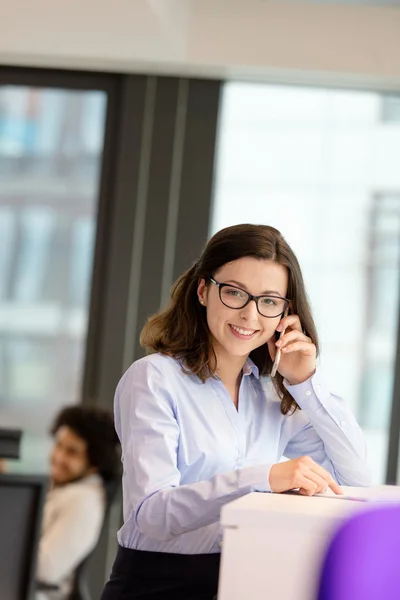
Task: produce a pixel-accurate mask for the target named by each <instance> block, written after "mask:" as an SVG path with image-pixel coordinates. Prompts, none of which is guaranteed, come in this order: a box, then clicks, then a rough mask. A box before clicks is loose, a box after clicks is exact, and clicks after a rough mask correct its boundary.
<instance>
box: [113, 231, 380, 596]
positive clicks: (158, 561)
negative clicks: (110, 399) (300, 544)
mask: <svg viewBox="0 0 400 600" xmlns="http://www.w3.org/2000/svg"><path fill="white" fill-rule="evenodd" d="M288 308H289V313H288V312H287V309H288ZM278 335H280V337H279V339H278ZM141 342H142V344H143V345H144V346H145V347H146V348H147V350H149V351H150V352H151V354H150V356H147V357H145V358H143V359H141V360H138V361H137V362H135V363H134V364H133V365H132V366H131V367H130V368H129V369H128V371H127V372H126V373H125V375H124V376H123V377H122V379H121V381H120V383H119V385H118V388H117V391H116V395H115V416H116V428H117V432H118V435H119V437H120V440H121V443H122V448H123V457H124V476H123V491H124V524H123V526H122V528H121V530H120V531H119V534H118V541H119V550H118V555H117V558H116V561H115V564H114V569H113V573H112V575H111V579H110V582H109V583H108V584H107V585H106V588H105V591H104V593H103V600H117V599H118V600H128V598H129V600H130V599H133V598H135V599H136V598H149V599H150V598H154V599H156V598H164V597H174V598H176V599H180V598H181V599H182V600H183V599H185V600H190V599H195V598H196V599H197V600H201V599H203V600H211V599H212V598H213V597H214V595H215V594H216V592H217V582H218V569H219V552H220V548H221V534H220V525H219V514H220V510H221V507H222V506H223V505H224V504H225V503H227V502H229V501H231V500H233V499H235V498H238V497H240V496H243V495H244V494H248V493H249V492H253V491H257V492H272V491H274V492H284V491H287V490H290V489H294V488H297V489H299V490H300V493H302V494H308V495H312V494H315V493H317V492H321V491H325V490H326V489H327V488H328V487H329V488H331V490H332V491H333V492H334V493H336V494H340V493H341V490H340V487H339V484H347V485H366V484H368V481H369V477H368V470H367V467H366V464H365V445H364V441H363V438H362V434H361V431H360V429H359V427H358V425H357V423H356V421H355V419H354V417H353V415H352V414H351V412H350V410H349V409H348V407H347V406H346V404H345V403H344V402H343V401H342V400H341V399H339V398H337V397H336V396H334V395H332V394H331V393H330V392H329V391H328V389H327V387H326V385H325V384H324V381H323V379H322V376H321V374H320V373H319V372H318V370H317V369H316V356H317V349H318V343H317V332H316V330H315V326H314V322H313V318H312V315H311V311H310V307H309V304H308V300H307V296H306V292H305V289H304V283H303V278H302V274H301V270H300V266H299V263H298V261H297V259H296V257H295V255H294V253H293V251H292V250H291V248H290V247H289V246H288V244H287V243H286V241H285V240H284V238H283V237H282V235H281V234H280V233H279V231H277V230H276V229H274V228H272V227H268V226H263V225H237V226H234V227H228V228H226V229H223V230H222V231H220V232H218V233H216V234H215V235H214V236H213V238H212V239H211V240H210V241H209V243H208V244H207V246H206V248H205V250H204V252H203V254H202V255H201V256H200V258H199V260H198V261H196V263H195V264H194V265H193V266H192V268H191V269H189V270H188V271H187V272H186V273H184V274H183V275H182V276H181V277H180V278H179V279H178V281H177V282H176V284H175V285H174V287H173V290H172V294H171V302H170V305H169V306H168V307H167V308H166V309H164V310H162V311H161V312H159V313H158V314H156V315H155V316H153V317H151V318H150V319H149V321H148V323H147V324H146V326H145V327H144V329H143V331H142V336H141ZM278 349H279V350H280V351H281V353H282V356H281V360H280V363H279V370H278V374H277V377H276V378H274V379H273V380H272V379H271V377H270V374H271V369H272V365H273V360H274V358H275V355H276V353H277V350H278ZM299 408H301V410H298V409H299ZM343 423H346V426H345V427H344V426H343ZM282 456H285V457H286V458H287V459H288V460H287V461H285V462H279V461H280V459H281V457H282Z"/></svg>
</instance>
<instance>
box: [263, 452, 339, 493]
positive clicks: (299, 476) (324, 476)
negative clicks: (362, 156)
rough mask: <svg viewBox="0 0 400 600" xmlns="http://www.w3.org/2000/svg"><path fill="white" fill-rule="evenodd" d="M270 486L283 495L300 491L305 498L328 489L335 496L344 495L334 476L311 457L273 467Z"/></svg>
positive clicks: (302, 457) (270, 473) (303, 457)
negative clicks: (289, 491)
mask: <svg viewBox="0 0 400 600" xmlns="http://www.w3.org/2000/svg"><path fill="white" fill-rule="evenodd" d="M269 485H270V486H271V490H272V491H273V492H277V493H281V492H287V491H288V490H293V489H299V490H300V491H299V493H300V494H303V495H304V496H313V495H314V494H319V493H321V492H326V490H327V489H328V488H330V489H331V490H332V491H333V492H334V493H335V494H342V493H343V492H342V490H341V488H340V485H339V484H338V483H337V482H336V481H335V480H334V479H333V477H332V475H331V474H330V473H328V471H327V470H326V469H324V468H323V467H321V466H320V465H318V464H317V463H316V462H315V461H314V460H313V459H312V458H310V457H309V456H301V457H300V458H294V459H292V460H287V461H285V462H282V463H277V464H276V465H272V467H271V470H270V472H269Z"/></svg>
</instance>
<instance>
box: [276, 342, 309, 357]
mask: <svg viewBox="0 0 400 600" xmlns="http://www.w3.org/2000/svg"><path fill="white" fill-rule="evenodd" d="M282 352H285V353H287V354H289V353H290V352H302V353H303V354H305V355H306V356H313V355H316V353H317V351H316V348H315V346H314V344H311V343H310V342H293V344H289V345H288V346H285V347H284V348H282Z"/></svg>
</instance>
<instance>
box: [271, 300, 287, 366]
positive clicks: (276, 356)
mask: <svg viewBox="0 0 400 600" xmlns="http://www.w3.org/2000/svg"><path fill="white" fill-rule="evenodd" d="M288 314H289V308H287V309H286V310H285V312H284V313H283V317H282V318H283V319H284V318H285V317H287V316H288ZM285 331H286V329H284V330H283V331H281V333H280V334H279V335H278V333H279V332H278V333H277V334H276V339H277V340H279V338H280V337H282V336H283V334H284V333H285ZM280 360H281V349H280V348H277V350H276V354H275V360H274V364H273V365H272V371H271V377H275V375H276V373H277V371H278V367H279V362H280Z"/></svg>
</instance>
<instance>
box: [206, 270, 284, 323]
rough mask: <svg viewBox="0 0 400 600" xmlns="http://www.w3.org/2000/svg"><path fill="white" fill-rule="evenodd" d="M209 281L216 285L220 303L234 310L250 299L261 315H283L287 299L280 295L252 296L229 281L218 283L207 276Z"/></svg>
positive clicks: (270, 316)
mask: <svg viewBox="0 0 400 600" xmlns="http://www.w3.org/2000/svg"><path fill="white" fill-rule="evenodd" d="M209 279H210V281H211V282H212V283H214V284H215V285H216V286H217V287H218V291H219V299H220V300H221V302H222V304H224V305H225V306H227V307H228V308H233V309H234V310H240V309H241V308H244V307H245V306H247V305H248V304H249V303H250V302H251V301H252V300H254V302H255V303H256V306H257V310H258V312H259V313H260V315H262V316H263V317H268V318H269V319H273V318H274V317H279V316H280V315H283V313H284V312H285V310H286V309H287V307H288V306H289V300H288V299H287V298H282V297H281V296H275V295H274V294H269V295H268V296H252V295H251V294H249V292H246V290H242V288H239V287H236V286H235V285H231V284H230V283H220V282H219V281H215V279H213V278H212V277H209Z"/></svg>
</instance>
